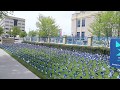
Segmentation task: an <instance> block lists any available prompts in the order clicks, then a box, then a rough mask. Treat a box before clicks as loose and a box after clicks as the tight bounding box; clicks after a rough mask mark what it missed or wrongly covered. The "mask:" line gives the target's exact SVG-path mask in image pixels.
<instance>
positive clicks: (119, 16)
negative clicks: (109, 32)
mask: <svg viewBox="0 0 120 90" xmlns="http://www.w3.org/2000/svg"><path fill="white" fill-rule="evenodd" d="M113 23H114V31H117V36H118V37H120V11H114V17H113Z"/></svg>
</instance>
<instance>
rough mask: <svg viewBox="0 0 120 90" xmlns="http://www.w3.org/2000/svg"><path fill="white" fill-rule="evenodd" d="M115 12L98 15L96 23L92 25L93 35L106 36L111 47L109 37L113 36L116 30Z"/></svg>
mask: <svg viewBox="0 0 120 90" xmlns="http://www.w3.org/2000/svg"><path fill="white" fill-rule="evenodd" d="M113 18H114V11H106V12H102V13H100V14H98V15H97V16H96V18H95V21H94V22H93V23H92V24H91V29H92V34H94V35H96V36H98V37H100V36H101V35H102V36H105V37H106V38H107V43H108V45H109V41H108V37H111V36H112V30H113V28H114V22H113Z"/></svg>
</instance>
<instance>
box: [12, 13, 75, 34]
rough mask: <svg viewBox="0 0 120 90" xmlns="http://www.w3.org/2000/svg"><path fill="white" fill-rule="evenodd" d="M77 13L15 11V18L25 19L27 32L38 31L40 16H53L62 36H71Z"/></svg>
mask: <svg viewBox="0 0 120 90" xmlns="http://www.w3.org/2000/svg"><path fill="white" fill-rule="evenodd" d="M74 12H75V11H14V12H13V15H11V16H15V17H19V18H24V19H25V24H26V25H25V30H26V32H29V30H36V29H37V27H36V22H37V21H38V20H37V18H38V16H39V14H42V15H44V16H51V17H53V18H54V19H55V21H56V24H57V25H59V26H60V29H62V35H71V17H72V14H73V13H74Z"/></svg>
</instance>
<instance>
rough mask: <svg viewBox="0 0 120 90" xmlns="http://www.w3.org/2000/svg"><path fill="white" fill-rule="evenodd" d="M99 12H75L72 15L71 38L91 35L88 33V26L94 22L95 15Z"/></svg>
mask: <svg viewBox="0 0 120 90" xmlns="http://www.w3.org/2000/svg"><path fill="white" fill-rule="evenodd" d="M98 13H100V11H76V12H75V13H74V14H72V20H71V21H72V25H71V26H72V27H71V34H72V36H77V37H81V38H84V37H88V36H91V35H92V34H91V33H90V32H89V29H90V24H91V23H92V22H93V21H94V19H95V15H96V14H98Z"/></svg>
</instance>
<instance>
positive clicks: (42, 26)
mask: <svg viewBox="0 0 120 90" xmlns="http://www.w3.org/2000/svg"><path fill="white" fill-rule="evenodd" d="M36 26H37V28H38V30H37V31H38V35H39V37H57V36H58V34H59V26H57V25H56V22H55V20H54V19H53V18H52V17H50V16H48V17H45V16H43V15H39V17H38V22H37V23H36Z"/></svg>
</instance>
